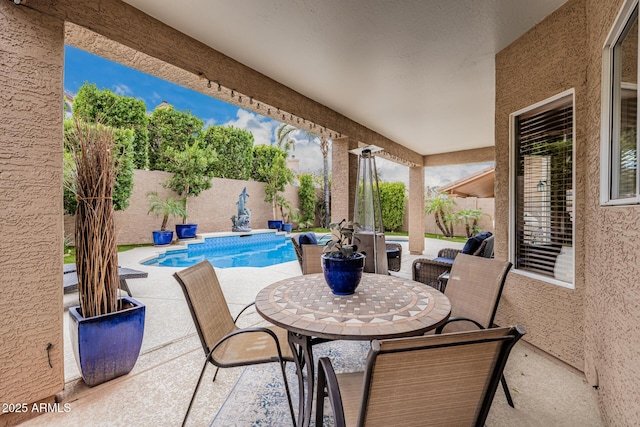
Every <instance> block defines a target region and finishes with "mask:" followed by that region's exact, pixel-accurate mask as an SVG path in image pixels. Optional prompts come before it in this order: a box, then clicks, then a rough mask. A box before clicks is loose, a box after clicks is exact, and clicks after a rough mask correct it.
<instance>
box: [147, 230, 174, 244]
mask: <svg viewBox="0 0 640 427" xmlns="http://www.w3.org/2000/svg"><path fill="white" fill-rule="evenodd" d="M151 233H152V234H153V244H154V245H155V246H164V245H170V244H171V241H172V240H173V231H161V230H154V231H152V232H151Z"/></svg>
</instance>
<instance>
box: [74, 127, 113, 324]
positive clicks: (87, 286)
mask: <svg viewBox="0 0 640 427" xmlns="http://www.w3.org/2000/svg"><path fill="white" fill-rule="evenodd" d="M66 138H67V140H66V143H67V144H69V145H68V147H69V148H70V149H71V150H72V152H73V154H74V161H75V169H76V198H77V201H78V209H77V211H76V230H75V244H76V271H77V273H78V294H79V297H80V307H81V310H82V315H83V316H84V317H85V318H87V317H93V316H99V315H103V314H107V313H111V312H114V311H117V310H118V307H117V292H118V283H119V279H118V248H117V245H116V233H115V222H114V215H113V198H112V196H113V186H114V184H115V178H116V172H117V167H116V162H115V158H114V157H115V156H114V150H115V145H114V144H115V135H114V130H113V129H112V128H110V127H107V126H103V125H101V124H95V123H87V122H84V121H82V120H79V119H75V120H74V126H73V127H72V129H71V131H70V132H68V133H67V135H66Z"/></svg>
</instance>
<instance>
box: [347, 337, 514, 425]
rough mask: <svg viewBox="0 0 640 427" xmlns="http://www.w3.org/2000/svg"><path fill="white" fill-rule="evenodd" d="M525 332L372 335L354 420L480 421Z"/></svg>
mask: <svg viewBox="0 0 640 427" xmlns="http://www.w3.org/2000/svg"><path fill="white" fill-rule="evenodd" d="M524 333H525V331H524V329H522V328H521V327H519V326H515V327H513V328H494V329H484V330H476V331H472V332H459V333H453V334H443V335H429V336H420V337H411V338H397V339H390V340H381V341H378V340H374V341H373V343H372V346H371V350H370V352H369V356H368V358H367V365H366V368H365V380H364V388H363V396H362V400H361V404H360V412H359V414H358V424H357V425H358V426H364V425H366V426H369V427H371V426H391V425H398V426H400V425H401V426H424V425H452V426H471V425H476V426H483V425H484V422H485V420H486V418H487V414H488V413H489V409H490V407H491V402H492V401H493V397H494V395H495V392H496V388H497V386H498V383H499V381H500V377H501V375H502V371H503V369H504V366H505V364H506V361H507V358H508V356H509V352H510V351H511V348H512V347H513V345H514V344H515V343H516V342H517V341H518V340H519V339H520V337H522V335H524ZM343 398H344V396H343Z"/></svg>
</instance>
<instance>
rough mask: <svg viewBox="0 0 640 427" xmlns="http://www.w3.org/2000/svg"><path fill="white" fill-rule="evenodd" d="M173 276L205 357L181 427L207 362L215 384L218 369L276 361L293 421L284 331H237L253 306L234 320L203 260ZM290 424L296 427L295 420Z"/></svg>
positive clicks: (261, 329) (247, 329) (183, 422)
mask: <svg viewBox="0 0 640 427" xmlns="http://www.w3.org/2000/svg"><path fill="white" fill-rule="evenodd" d="M173 277H175V279H176V280H177V281H178V283H179V284H180V287H181V288H182V291H183V292H184V296H185V298H186V300H187V304H188V305H189V311H190V312H191V317H192V318H193V322H194V323H195V326H196V330H197V331H198V336H199V337H200V342H201V343H202V348H203V350H204V353H205V355H206V358H205V361H204V365H203V366H202V371H201V372H200V377H199V378H198V383H197V384H196V388H195V390H194V391H193V395H192V396H191V401H190V402H189V407H188V408H187V412H186V414H185V416H184V420H183V421H182V425H183V426H184V425H185V423H186V421H187V417H188V416H189V412H190V411H191V407H192V406H193V402H194V399H195V397H196V393H197V392H198V388H199V387H200V383H201V382H202V377H203V376H204V372H205V370H206V368H207V364H208V363H211V364H213V365H214V366H215V367H216V370H215V374H214V376H213V381H215V379H216V376H217V375H218V369H219V368H228V367H236V366H246V365H256V364H260V363H269V362H278V363H279V364H280V369H281V371H282V377H283V380H284V388H285V391H286V394H287V399H288V402H289V410H290V411H291V419H292V420H295V417H294V413H293V405H292V403H291V394H290V392H289V384H288V382H287V376H286V374H285V362H286V361H293V357H292V354H291V350H290V348H289V346H288V345H284V346H283V347H282V348H281V346H280V342H281V341H283V342H285V343H286V342H287V331H286V330H284V329H282V328H278V327H276V326H274V327H270V328H262V327H253V328H245V329H240V328H238V327H237V326H236V321H237V320H238V317H240V315H241V314H242V313H243V312H244V311H245V310H246V309H247V308H248V307H250V306H252V305H253V304H254V303H251V304H249V305H247V306H246V307H244V308H243V309H242V310H241V311H240V313H239V314H238V316H236V318H235V319H234V318H233V317H232V316H231V313H230V312H229V307H228V306H227V302H226V300H225V298H224V294H223V293H222V289H221V288H220V283H219V282H218V277H217V276H216V273H215V270H214V269H213V267H212V266H211V264H210V263H209V262H208V261H202V262H200V263H198V264H196V265H194V266H191V267H189V268H186V269H184V270H182V271H179V272H177V273H174V275H173ZM293 424H294V425H295V421H293Z"/></svg>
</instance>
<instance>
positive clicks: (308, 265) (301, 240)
mask: <svg viewBox="0 0 640 427" xmlns="http://www.w3.org/2000/svg"><path fill="white" fill-rule="evenodd" d="M291 242H292V243H293V248H294V249H295V251H296V256H297V257H298V263H299V264H300V269H301V270H302V274H313V273H322V259H321V258H320V257H321V256H322V251H323V250H324V245H319V244H318V240H317V239H316V235H315V233H301V234H297V235H295V236H293V237H291Z"/></svg>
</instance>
